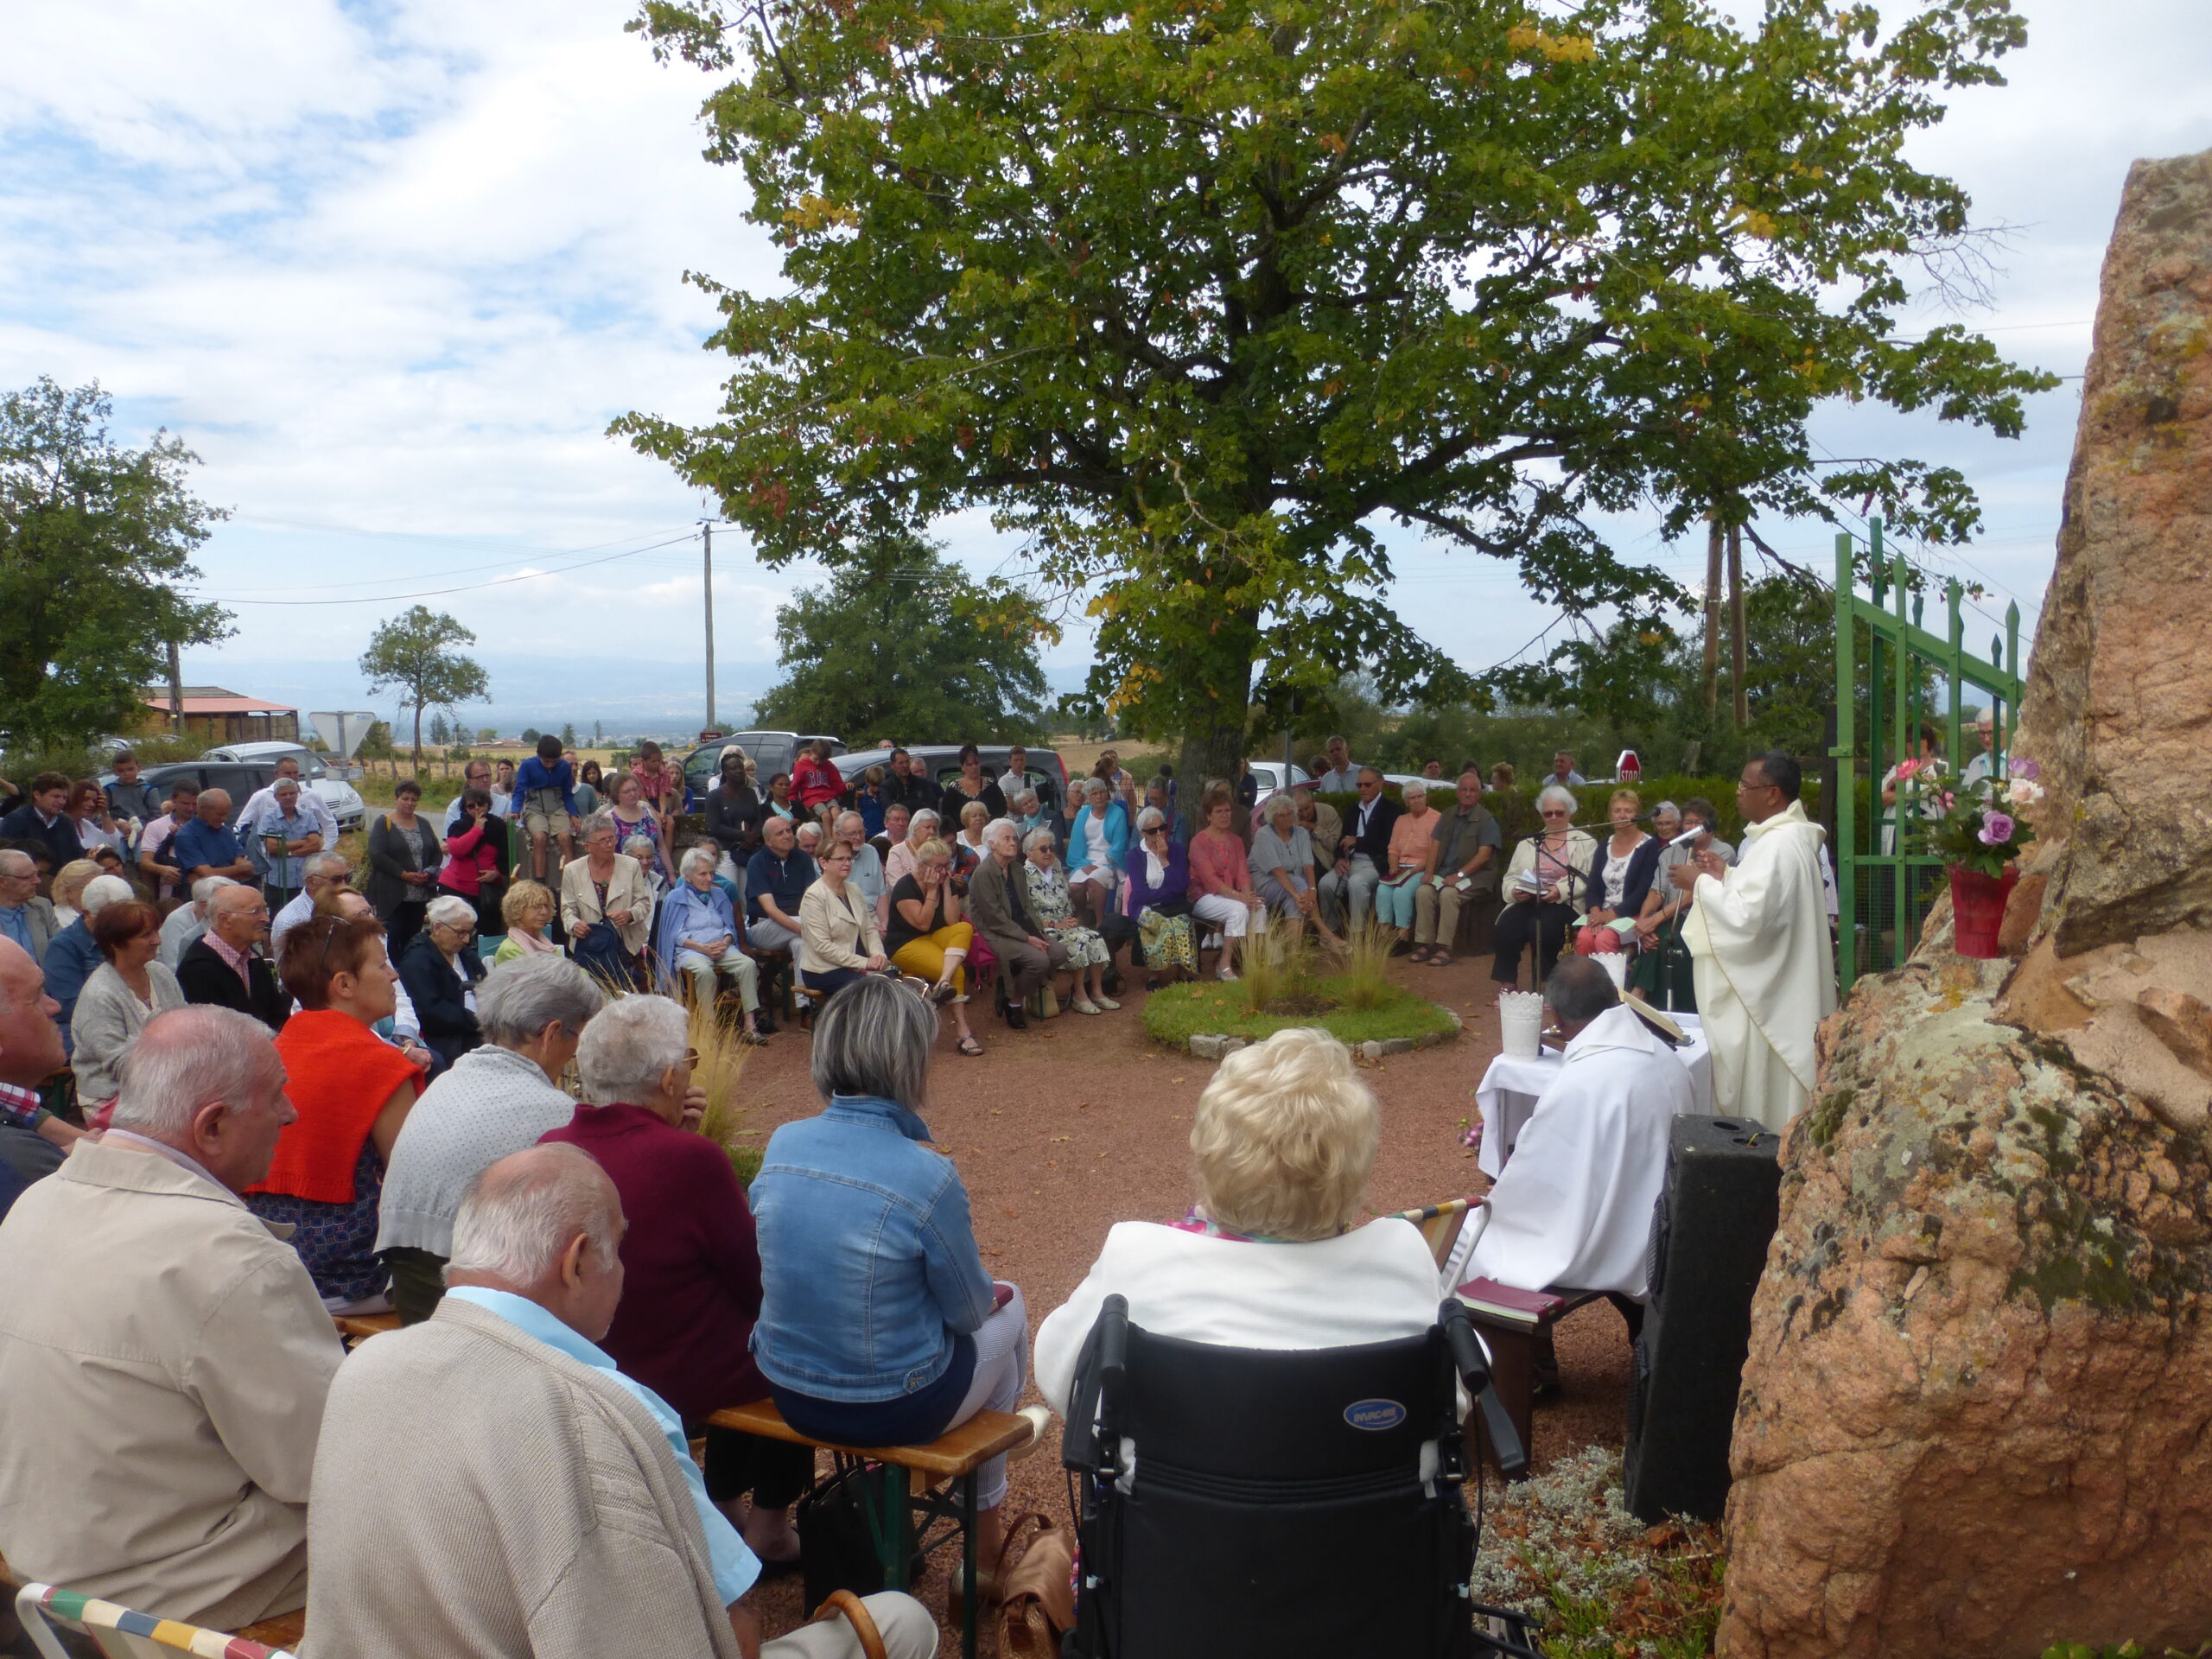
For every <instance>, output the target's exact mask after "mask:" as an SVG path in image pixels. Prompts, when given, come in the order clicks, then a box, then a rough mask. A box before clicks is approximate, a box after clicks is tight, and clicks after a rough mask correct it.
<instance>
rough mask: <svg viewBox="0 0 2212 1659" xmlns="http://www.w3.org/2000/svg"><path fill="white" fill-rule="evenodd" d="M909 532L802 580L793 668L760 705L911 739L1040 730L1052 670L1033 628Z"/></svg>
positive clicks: (792, 720)
mask: <svg viewBox="0 0 2212 1659" xmlns="http://www.w3.org/2000/svg"><path fill="white" fill-rule="evenodd" d="M1002 605H1003V600H1002V598H995V597H994V596H991V595H988V594H986V593H985V592H984V590H983V589H982V588H979V587H978V586H977V585H976V583H974V582H971V581H969V578H968V576H967V575H966V574H965V573H964V572H963V571H962V570H961V569H960V568H959V567H958V566H957V565H955V564H952V563H949V562H948V561H946V560H944V559H940V558H938V556H937V551H936V549H935V548H934V547H933V546H932V545H931V543H927V542H925V541H922V540H920V539H918V538H917V537H908V536H889V537H882V538H880V540H879V541H878V542H877V543H875V545H874V548H873V549H872V550H871V555H870V556H869V557H868V559H867V560H866V561H865V562H864V563H854V564H848V565H844V566H842V567H841V568H839V569H837V570H836V573H835V574H834V575H832V576H831V577H830V579H829V584H828V585H827V586H826V587H821V588H801V589H800V590H799V591H798V593H797V594H794V595H793V596H792V599H791V603H790V604H788V605H785V606H780V607H778V609H777V611H776V645H777V648H778V651H779V657H780V660H781V662H782V664H783V667H784V669H785V677H784V679H783V680H782V681H781V682H780V683H778V684H776V685H774V686H772V687H771V688H770V689H769V690H768V691H767V692H766V694H765V695H764V696H762V697H761V698H760V701H759V702H757V703H755V704H754V706H753V717H754V718H755V719H757V720H758V721H760V722H761V724H763V725H764V726H769V727H784V728H789V729H791V730H792V731H800V732H836V733H837V734H840V735H843V734H851V735H852V738H853V739H855V740H857V739H859V738H861V737H862V736H864V735H865V734H868V733H871V732H874V731H877V730H879V729H884V728H889V729H892V730H895V731H897V732H899V734H901V736H902V738H903V739H904V741H907V742H909V743H930V742H953V741H965V740H967V739H970V738H975V739H981V740H983V741H991V740H994V739H996V740H1001V741H1003V740H1007V739H1014V740H1033V739H1035V738H1037V737H1039V735H1041V734H1042V720H1043V715H1044V709H1043V697H1044V695H1045V672H1044V670H1043V669H1042V668H1041V667H1039V664H1038V662H1037V646H1036V642H1035V639H1034V637H1033V633H1032V632H1031V629H1030V627H1029V626H1027V624H1026V623H1025V622H1024V621H1023V620H1020V619H1009V618H1007V616H1006V615H1005V613H1004V612H1003V609H1002V608H1001V607H1002Z"/></svg>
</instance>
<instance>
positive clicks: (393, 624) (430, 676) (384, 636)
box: [360, 605, 493, 770]
mask: <svg viewBox="0 0 2212 1659" xmlns="http://www.w3.org/2000/svg"><path fill="white" fill-rule="evenodd" d="M475 643H476V636H475V635H474V634H473V633H471V632H469V631H468V630H467V628H465V627H463V626H461V624H460V623H458V622H456V621H454V619H453V618H451V617H450V616H448V615H446V614H445V613H443V612H442V611H433V610H431V609H429V607H427V606H423V605H416V606H412V607H409V609H408V610H407V611H406V612H405V613H404V614H402V615H399V616H395V617H393V618H392V619H391V620H389V621H387V622H384V623H380V624H379V625H378V627H377V631H376V632H375V633H374V634H372V636H371V637H370V639H369V648H368V649H367V650H366V651H365V652H362V653H361V664H360V667H361V674H362V677H364V678H365V679H366V680H367V681H368V683H369V690H371V691H372V692H376V691H384V690H392V689H395V688H396V689H397V690H404V691H405V692H406V693H407V695H408V698H409V700H410V702H412V703H413V704H414V705H415V759H414V764H415V766H416V768H417V769H418V770H419V769H420V768H421V766H422V765H423V710H424V709H429V708H451V707H452V706H453V705H454V704H455V703H460V702H467V701H469V700H470V699H471V698H475V697H486V696H490V695H491V692H492V682H491V679H490V677H488V676H486V673H485V672H484V670H483V667H482V665H481V664H479V663H478V662H477V661H476V660H475V659H474V658H470V657H464V656H462V655H461V653H460V652H457V651H455V650H454V646H456V645H474V644H475ZM485 735H486V737H489V736H491V735H493V734H491V733H489V732H487V733H486V734H485Z"/></svg>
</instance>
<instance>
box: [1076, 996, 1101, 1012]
mask: <svg viewBox="0 0 2212 1659" xmlns="http://www.w3.org/2000/svg"><path fill="white" fill-rule="evenodd" d="M1068 1006H1069V1007H1071V1008H1073V1009H1074V1010H1075V1011H1076V1012H1077V1014H1103V1013H1105V1012H1106V1010H1105V1009H1103V1008H1102V1007H1099V1006H1098V1005H1097V1004H1096V1002H1093V1001H1090V999H1089V998H1087V997H1078V998H1077V999H1076V1001H1073V1002H1071V1003H1069V1004H1068Z"/></svg>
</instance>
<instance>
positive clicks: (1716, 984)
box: [1670, 751, 1835, 1134]
mask: <svg viewBox="0 0 2212 1659" xmlns="http://www.w3.org/2000/svg"><path fill="white" fill-rule="evenodd" d="M1801 785H1802V774H1801V772H1799V770H1798V766H1797V762H1796V760H1794V759H1792V758H1791V757H1790V756H1789V755H1787V754H1783V753H1780V752H1779V751H1770V752H1769V753H1765V754H1760V755H1754V756H1753V757H1752V758H1751V760H1747V761H1745V763H1744V775H1743V777H1742V779H1740V780H1739V781H1738V784H1737V785H1736V804H1738V806H1739V807H1741V808H1742V809H1743V814H1744V823H1745V826H1746V827H1745V831H1744V846H1743V850H1742V852H1741V853H1740V854H1739V855H1738V858H1737V861H1736V864H1735V866H1734V868H1729V867H1728V866H1726V865H1725V864H1723V863H1722V862H1721V861H1720V859H1719V857H1718V856H1717V855H1714V854H1713V853H1711V852H1703V853H1700V854H1698V855H1697V856H1696V857H1695V859H1694V860H1693V861H1691V863H1689V864H1688V865H1685V866H1682V867H1681V868H1677V869H1675V871H1674V872H1673V873H1672V874H1671V877H1670V879H1671V880H1673V882H1674V884H1675V886H1676V887H1687V888H1688V889H1689V890H1690V891H1691V892H1692V893H1693V894H1694V896H1695V899H1696V903H1695V905H1694V906H1693V907H1692V908H1691V910H1690V913H1689V917H1688V920H1686V921H1685V922H1684V923H1683V924H1682V942H1683V943H1684V944H1687V945H1688V946H1689V950H1690V957H1691V960H1692V963H1693V965H1694V970H1695V973H1696V976H1697V1007H1698V1014H1699V1017H1700V1019H1701V1020H1703V1021H1704V1025H1705V1034H1706V1037H1707V1040H1708V1041H1709V1042H1710V1043H1711V1044H1712V1046H1713V1109H1714V1110H1716V1111H1718V1112H1719V1114H1720V1115H1721V1116H1724V1117H1748V1118H1752V1119H1754V1120H1756V1121H1757V1122H1760V1123H1763V1124H1764V1125H1765V1126H1766V1127H1767V1128H1770V1129H1772V1130H1774V1131H1775V1132H1776V1133H1777V1134H1780V1133H1781V1132H1782V1129H1783V1126H1784V1125H1786V1124H1787V1123H1788V1122H1789V1120H1790V1119H1791V1118H1792V1117H1794V1116H1796V1115H1797V1114H1798V1113H1799V1112H1800V1111H1802V1110H1803V1109H1804V1106H1805V1103H1806V1101H1807V1099H1808V1097H1809V1096H1811V1094H1812V1091H1813V1084H1814V1081H1815V1058H1814V1052H1813V1033H1814V1031H1815V1028H1816V1027H1818V1026H1819V1025H1820V1023H1821V1020H1822V1019H1824V1018H1826V1017H1827V1014H1829V1013H1830V1012H1832V1011H1833V1010H1834V1007H1835V957H1834V953H1833V952H1832V951H1831V950H1829V948H1828V944H1829V941H1828V918H1827V900H1826V898H1825V896H1824V895H1823V893H1822V890H1821V862H1820V855H1821V843H1822V842H1824V841H1825V840H1826V839H1827V837H1826V836H1825V834H1824V832H1823V831H1822V830H1821V826H1820V825H1818V824H1817V823H1813V822H1812V821H1811V820H1810V819H1808V817H1806V816H1805V808H1804V805H1803V804H1802V802H1801V801H1800V800H1799V799H1798V792H1799V790H1800V787H1801Z"/></svg>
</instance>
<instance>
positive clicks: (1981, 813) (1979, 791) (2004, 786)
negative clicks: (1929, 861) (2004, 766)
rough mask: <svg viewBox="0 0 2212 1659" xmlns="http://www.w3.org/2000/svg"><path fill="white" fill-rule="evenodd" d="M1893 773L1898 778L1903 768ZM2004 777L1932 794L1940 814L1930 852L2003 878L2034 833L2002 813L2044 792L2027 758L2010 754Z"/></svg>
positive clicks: (1930, 835)
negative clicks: (2007, 772) (2007, 768)
mask: <svg viewBox="0 0 2212 1659" xmlns="http://www.w3.org/2000/svg"><path fill="white" fill-rule="evenodd" d="M1911 764H1912V762H1910V761H1909V760H1908V761H1907V762H1905V765H1906V766H1910V765H1911ZM1898 770H1899V773H1900V775H1902V774H1903V770H1904V769H1903V767H1900V768H1899V769H1898ZM2009 772H2010V777H2009V779H2002V778H1984V779H1980V781H1979V782H1977V783H1974V784H1972V785H1968V786H1967V787H1966V788H1964V789H1961V790H1956V791H1952V790H1944V791H1942V792H1941V793H1940V794H1936V795H1931V796H1930V797H1929V801H1930V803H1931V804H1934V805H1936V806H1937V807H1940V808H1941V809H1942V810H1941V812H1940V814H1939V815H1938V816H1936V817H1932V818H1931V819H1930V820H1929V825H1928V844H1929V848H1930V849H1932V850H1933V851H1935V852H1936V853H1939V854H1941V855H1942V856H1943V857H1944V858H1945V859H1946V860H1948V861H1949V862H1951V863H1953V864H1960V865H1963V866H1965V867H1966V868H1967V869H1970V870H1978V871H1980V873H1981V874H1984V875H1987V876H1998V875H2001V874H2004V871H2005V866H2006V865H2007V864H2009V863H2011V862H2012V861H2013V860H2014V859H2016V858H2018V856H2019V855H2020V849H2022V848H2023V847H2024V846H2026V845H2027V843H2028V842H2031V841H2033V840H2034V839H2035V831H2033V830H2032V829H2029V828H2028V826H2027V825H2026V824H2024V823H2021V822H2020V820H2019V819H2018V817H2016V816H2014V814H2013V813H2012V812H2009V811H2007V810H2005V809H2006V808H2007V807H2012V808H2015V809H2017V808H2019V807H2024V806H2032V805H2034V804H2036V803H2037V801H2039V800H2041V799H2042V798H2043V793H2044V791H2043V785H2041V784H2040V783H2038V782H2037V779H2039V778H2040V777H2042V775H2043V768H2042V767H2041V766H2038V765H2037V763H2036V762H2035V761H2034V760H2030V759H2029V758H2028V757H2027V756H2026V755H2024V754H2016V755H2014V756H2013V757H2012V760H2011V761H2010V763H2009Z"/></svg>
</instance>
